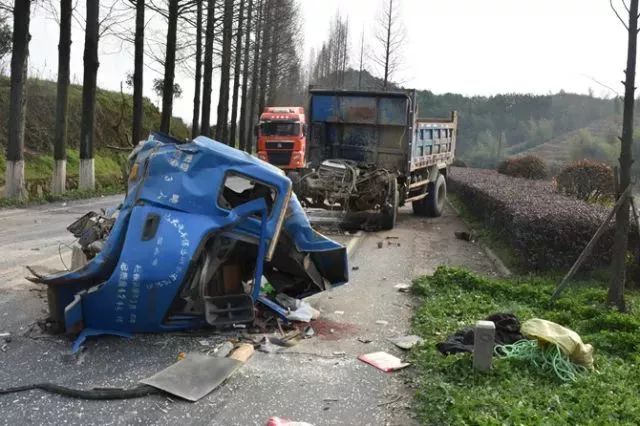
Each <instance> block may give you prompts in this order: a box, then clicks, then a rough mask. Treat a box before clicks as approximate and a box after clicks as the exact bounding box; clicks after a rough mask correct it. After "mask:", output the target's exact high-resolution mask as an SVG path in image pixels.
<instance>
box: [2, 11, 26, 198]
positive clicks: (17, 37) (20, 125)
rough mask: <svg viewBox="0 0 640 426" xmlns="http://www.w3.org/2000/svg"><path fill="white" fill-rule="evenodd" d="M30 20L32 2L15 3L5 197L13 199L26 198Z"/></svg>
mask: <svg viewBox="0 0 640 426" xmlns="http://www.w3.org/2000/svg"><path fill="white" fill-rule="evenodd" d="M30 17H31V1H25V0H15V4H14V8H13V53H12V55H11V94H10V101H9V102H10V104H9V123H8V130H9V135H8V136H9V137H8V140H7V162H6V179H5V182H6V188H5V193H6V196H7V197H16V198H25V197H26V192H25V187H24V124H25V113H26V106H27V96H26V95H27V93H26V82H27V61H28V58H29V40H30V38H31V36H30V35H29V21H30Z"/></svg>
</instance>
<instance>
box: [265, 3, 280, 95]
mask: <svg viewBox="0 0 640 426" xmlns="http://www.w3.org/2000/svg"><path fill="white" fill-rule="evenodd" d="M278 5H279V1H277V0H276V1H274V2H273V4H272V5H271V7H270V8H269V9H270V10H269V27H271V28H270V30H269V34H270V37H269V63H268V66H267V69H268V70H269V83H268V87H269V92H268V93H267V103H268V104H269V105H273V104H274V103H275V101H276V91H277V88H278V72H279V69H278V53H279V50H280V31H278V28H277V24H276V22H278V21H277V17H278V16H279V13H278V11H279V9H280V8H279V6H278Z"/></svg>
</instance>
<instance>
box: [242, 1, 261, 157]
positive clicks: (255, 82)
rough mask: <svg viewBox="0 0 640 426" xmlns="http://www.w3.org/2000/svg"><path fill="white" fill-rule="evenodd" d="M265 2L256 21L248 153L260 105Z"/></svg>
mask: <svg viewBox="0 0 640 426" xmlns="http://www.w3.org/2000/svg"><path fill="white" fill-rule="evenodd" d="M264 1H265V0H260V5H259V6H258V18H257V21H256V39H255V41H254V43H253V65H252V66H251V100H250V101H249V106H250V108H249V120H248V124H247V126H248V131H249V141H248V142H249V143H248V144H247V146H246V147H245V151H247V152H248V153H252V152H253V147H254V145H255V144H254V139H255V133H254V131H253V129H254V127H255V123H256V115H257V113H256V106H257V104H258V84H259V81H258V75H259V74H260V73H259V72H258V67H259V65H260V46H261V44H262V29H263V27H264Z"/></svg>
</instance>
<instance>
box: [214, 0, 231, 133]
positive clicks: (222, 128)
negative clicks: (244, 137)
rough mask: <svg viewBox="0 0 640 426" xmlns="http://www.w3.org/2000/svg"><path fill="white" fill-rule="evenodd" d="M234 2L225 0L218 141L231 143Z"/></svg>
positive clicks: (217, 129) (217, 128)
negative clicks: (229, 135) (230, 82)
mask: <svg viewBox="0 0 640 426" xmlns="http://www.w3.org/2000/svg"><path fill="white" fill-rule="evenodd" d="M232 26H233V0H224V20H223V24H222V63H221V64H220V68H221V69H220V97H219V98H218V123H217V125H216V139H217V140H219V141H221V142H224V143H226V144H228V143H229V140H228V126H227V124H228V123H227V122H228V120H229V79H230V74H231V72H230V71H231V70H230V68H231V39H232V38H233V27H232Z"/></svg>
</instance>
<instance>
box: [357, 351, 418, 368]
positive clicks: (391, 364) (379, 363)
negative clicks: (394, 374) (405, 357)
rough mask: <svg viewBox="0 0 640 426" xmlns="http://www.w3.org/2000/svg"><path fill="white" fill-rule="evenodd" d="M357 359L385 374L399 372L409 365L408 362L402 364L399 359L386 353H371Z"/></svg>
mask: <svg viewBox="0 0 640 426" xmlns="http://www.w3.org/2000/svg"><path fill="white" fill-rule="evenodd" d="M358 359H359V360H360V361H363V362H366V363H367V364H370V365H373V366H374V367H376V368H377V369H378V370H382V371H385V372H390V371H396V370H400V369H402V368H405V367H408V366H409V365H411V364H410V363H408V362H402V360H401V359H400V358H397V357H395V356H393V355H391V354H389V353H386V352H372V353H370V354H365V355H360V356H359V357H358Z"/></svg>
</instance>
